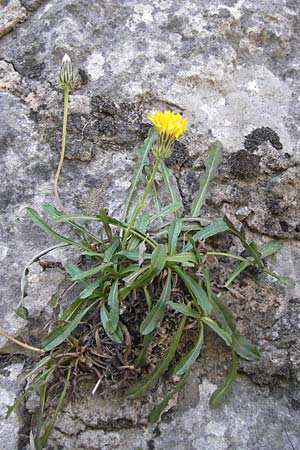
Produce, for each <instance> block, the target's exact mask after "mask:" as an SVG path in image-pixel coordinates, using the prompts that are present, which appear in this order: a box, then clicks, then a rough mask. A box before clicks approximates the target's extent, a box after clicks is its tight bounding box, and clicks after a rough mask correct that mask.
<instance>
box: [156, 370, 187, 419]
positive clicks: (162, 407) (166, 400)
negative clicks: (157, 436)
mask: <svg viewBox="0 0 300 450" xmlns="http://www.w3.org/2000/svg"><path fill="white" fill-rule="evenodd" d="M189 372H190V371H189V370H188V371H187V372H186V373H185V375H184V376H183V377H181V379H180V380H179V381H178V383H176V385H175V387H174V389H172V391H171V392H170V393H169V394H168V395H166V397H165V398H164V399H163V400H162V401H161V402H160V404H159V405H157V406H156V407H155V408H153V409H152V410H151V412H150V414H149V422H150V423H156V422H158V420H159V418H160V416H161V414H162V413H163V411H164V410H165V409H166V407H167V406H168V403H169V401H170V400H171V398H172V397H173V396H174V395H175V394H177V392H179V391H180V389H181V388H182V387H183V385H184V383H185V382H186V379H187V377H188V374H189Z"/></svg>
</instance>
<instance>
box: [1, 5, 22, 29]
mask: <svg viewBox="0 0 300 450" xmlns="http://www.w3.org/2000/svg"><path fill="white" fill-rule="evenodd" d="M1 3H2V5H1V4H0V37H1V36H4V35H5V34H7V33H9V32H10V31H11V30H12V29H13V28H14V27H15V26H16V24H18V23H19V22H22V21H23V20H24V19H25V17H26V9H25V8H23V7H22V5H21V4H20V2H19V0H8V1H4V2H1ZM3 3H4V4H3Z"/></svg>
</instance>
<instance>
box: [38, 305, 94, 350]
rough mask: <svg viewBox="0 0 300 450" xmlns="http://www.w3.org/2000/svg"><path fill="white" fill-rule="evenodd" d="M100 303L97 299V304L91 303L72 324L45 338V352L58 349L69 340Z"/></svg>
mask: <svg viewBox="0 0 300 450" xmlns="http://www.w3.org/2000/svg"><path fill="white" fill-rule="evenodd" d="M97 302H99V300H98V299H97V300H96V301H95V302H93V303H91V304H90V305H89V306H87V307H86V308H84V309H83V310H82V311H81V312H80V313H78V314H77V315H76V316H75V317H74V319H72V320H71V322H70V323H68V324H66V325H60V326H59V327H56V328H55V329H54V330H53V331H51V333H49V334H48V336H46V337H45V339H43V341H42V348H43V350H45V351H50V350H52V349H53V348H55V347H57V346H58V345H59V344H61V343H62V342H63V341H65V340H66V339H67V337H68V336H70V334H71V333H72V331H74V330H75V328H76V327H77V326H78V325H79V323H80V322H81V320H82V319H83V318H84V316H85V315H86V314H87V313H88V311H89V310H90V309H91V308H92V307H93V306H95V305H96V303H97Z"/></svg>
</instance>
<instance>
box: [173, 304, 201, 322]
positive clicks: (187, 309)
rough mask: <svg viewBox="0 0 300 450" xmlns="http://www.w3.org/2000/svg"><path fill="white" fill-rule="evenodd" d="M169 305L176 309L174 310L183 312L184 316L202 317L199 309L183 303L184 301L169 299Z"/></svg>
mask: <svg viewBox="0 0 300 450" xmlns="http://www.w3.org/2000/svg"><path fill="white" fill-rule="evenodd" d="M167 305H168V306H170V308H172V309H174V311H177V312H179V313H181V314H183V315H184V316H187V317H194V318H195V319H199V318H200V314H199V313H198V312H197V311H195V310H194V309H193V308H191V307H190V306H187V305H183V304H182V303H175V302H171V301H169V302H168V303H167Z"/></svg>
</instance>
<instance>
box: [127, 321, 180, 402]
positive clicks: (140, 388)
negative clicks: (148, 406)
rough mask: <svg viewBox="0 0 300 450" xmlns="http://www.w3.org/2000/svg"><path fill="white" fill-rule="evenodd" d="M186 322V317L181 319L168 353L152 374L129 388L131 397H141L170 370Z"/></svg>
mask: <svg viewBox="0 0 300 450" xmlns="http://www.w3.org/2000/svg"><path fill="white" fill-rule="evenodd" d="M185 322H186V317H183V318H182V319H181V322H180V324H179V327H178V328H177V331H176V333H175V335H174V336H173V338H172V341H171V344H170V346H169V348H168V350H167V353H166V354H165V356H164V357H163V358H162V359H161V361H160V363H159V364H158V365H157V366H156V368H155V369H154V371H153V372H152V373H151V374H150V375H148V376H146V377H145V378H144V380H142V381H141V382H138V383H136V384H135V385H134V386H132V387H131V388H130V389H129V390H128V396H129V398H132V399H134V398H139V397H142V396H144V395H145V394H146V393H147V392H148V391H149V389H151V387H152V386H153V385H154V384H156V383H157V381H158V380H159V378H160V377H161V375H162V374H163V373H164V372H165V371H166V370H168V367H169V364H170V362H171V361H172V359H173V358H174V356H175V353H176V350H177V347H178V345H179V342H180V339H181V336H182V333H183V330H184V326H185Z"/></svg>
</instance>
